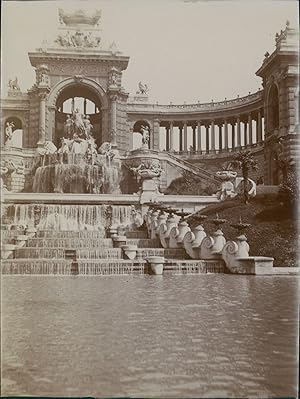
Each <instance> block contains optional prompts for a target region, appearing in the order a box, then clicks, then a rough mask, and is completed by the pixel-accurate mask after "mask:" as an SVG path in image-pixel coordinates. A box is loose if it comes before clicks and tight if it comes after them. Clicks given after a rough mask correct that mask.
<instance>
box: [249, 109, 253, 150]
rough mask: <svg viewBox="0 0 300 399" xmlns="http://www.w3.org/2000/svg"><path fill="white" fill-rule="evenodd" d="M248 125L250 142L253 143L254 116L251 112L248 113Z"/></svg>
mask: <svg viewBox="0 0 300 399" xmlns="http://www.w3.org/2000/svg"><path fill="white" fill-rule="evenodd" d="M248 126H249V144H250V145H251V144H253V138H252V117H251V114H249V115H248Z"/></svg>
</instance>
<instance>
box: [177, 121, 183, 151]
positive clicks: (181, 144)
mask: <svg viewBox="0 0 300 399" xmlns="http://www.w3.org/2000/svg"><path fill="white" fill-rule="evenodd" d="M178 129H179V151H183V137H182V129H183V126H182V125H179V127H178Z"/></svg>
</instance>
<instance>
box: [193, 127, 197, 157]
mask: <svg viewBox="0 0 300 399" xmlns="http://www.w3.org/2000/svg"><path fill="white" fill-rule="evenodd" d="M192 129H193V151H196V149H197V147H196V126H195V125H193V126H192Z"/></svg>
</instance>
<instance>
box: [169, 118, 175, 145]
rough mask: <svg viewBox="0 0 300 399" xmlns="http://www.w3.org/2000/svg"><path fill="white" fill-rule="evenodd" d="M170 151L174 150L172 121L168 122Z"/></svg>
mask: <svg viewBox="0 0 300 399" xmlns="http://www.w3.org/2000/svg"><path fill="white" fill-rule="evenodd" d="M169 134H170V151H173V150H174V136H173V122H172V121H171V122H170V133H169Z"/></svg>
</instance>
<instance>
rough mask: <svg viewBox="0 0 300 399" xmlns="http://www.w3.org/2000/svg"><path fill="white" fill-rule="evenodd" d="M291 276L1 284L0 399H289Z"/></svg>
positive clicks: (16, 279) (293, 389)
mask: <svg viewBox="0 0 300 399" xmlns="http://www.w3.org/2000/svg"><path fill="white" fill-rule="evenodd" d="M297 291H298V279H297V277H294V276H289V277H288V276H287V277H285V276H280V277H274V276H264V277H259V276H230V275H190V276H188V275H184V276H148V275H143V276H137V275H136V276H114V277H95V276H94V277H92V276H90V277H88V276H87V277H83V276H78V277H76V276H75V277H55V276H8V275H7V276H2V348H3V349H2V395H37V396H59V395H63V396H87V395H89V396H98V397H99V396H100V397H101V396H103V397H104V396H106V397H107V396H108V397H113V396H133V397H137V396H138V397H151V396H152V397H172V398H174V397H178V398H182V397H197V398H199V397H201V398H202V397H214V398H215V397H222V398H226V397H230V398H232V397H236V398H237V397H255V398H267V397H278V396H281V397H282V396H284V397H287V396H290V397H296V395H297V377H298V369H297V352H298V351H297V341H298V331H297V326H298V308H297V302H298V293H297Z"/></svg>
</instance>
